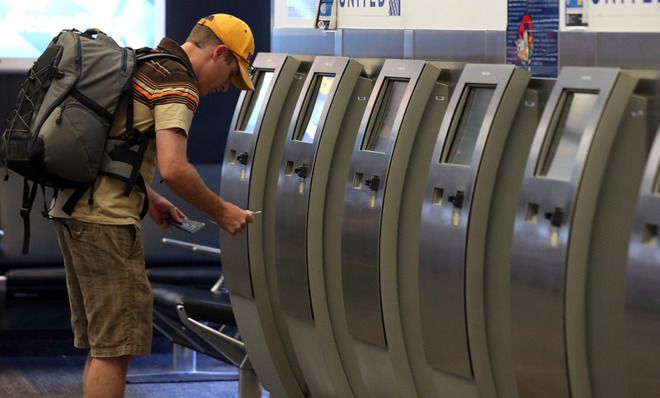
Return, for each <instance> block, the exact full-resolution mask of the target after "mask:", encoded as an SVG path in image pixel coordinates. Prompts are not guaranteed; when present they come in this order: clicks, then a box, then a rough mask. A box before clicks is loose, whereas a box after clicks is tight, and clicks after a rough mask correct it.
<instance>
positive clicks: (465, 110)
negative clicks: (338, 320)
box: [381, 64, 551, 398]
mask: <svg viewBox="0 0 660 398" xmlns="http://www.w3.org/2000/svg"><path fill="white" fill-rule="evenodd" d="M550 85H551V82H550V81H541V80H533V81H531V82H530V76H529V74H528V73H527V72H526V71H523V70H522V69H519V68H517V67H515V66H513V65H476V64H468V65H466V66H465V68H464V69H463V72H462V74H461V78H460V80H459V81H458V84H457V85H456V89H455V91H454V94H453V96H452V98H451V101H450V103H449V108H448V110H447V114H446V116H445V118H444V120H443V122H442V125H441V126H440V133H439V135H438V137H437V141H436V142H435V149H434V151H433V155H432V157H431V161H430V165H429V164H428V163H427V164H426V171H425V173H426V174H425V175H427V176H428V179H425V180H424V181H423V182H421V183H420V182H419V181H417V182H415V181H414V180H412V181H413V182H412V183H411V184H409V186H407V187H406V190H405V191H406V194H407V195H406V197H405V198H404V201H403V204H402V207H405V208H406V211H407V213H408V214H409V216H407V217H402V221H401V224H402V226H401V227H400V228H401V232H402V233H401V234H400V236H399V243H398V247H399V253H398V261H399V262H400V263H399V267H400V268H401V271H400V280H401V284H402V291H403V293H402V295H403V296H404V300H405V303H406V310H405V311H404V313H409V314H419V318H418V319H414V318H411V319H410V320H409V321H407V322H404V325H405V326H406V327H408V328H409V334H410V337H409V338H408V340H409V341H411V348H410V349H411V351H413V350H414V351H415V352H416V354H415V355H411V356H412V357H413V358H414V359H413V367H414V370H415V373H416V374H417V375H418V380H419V385H420V387H419V390H420V391H421V392H422V393H421V394H420V395H421V396H425V397H435V396H447V397H450V396H460V397H493V398H494V397H496V396H502V397H504V396H507V397H511V395H507V393H506V392H507V390H508V391H510V390H511V387H510V385H511V384H513V383H514V382H513V381H512V380H507V378H506V369H511V366H512V363H511V360H510V356H509V358H507V356H506V349H505V348H504V347H509V348H510V340H509V339H508V338H509V334H508V333H509V329H508V328H507V327H506V325H507V324H508V319H507V316H506V315H507V314H508V305H509V301H508V296H507V288H506V285H507V284H506V279H507V278H508V267H507V266H506V265H507V264H503V263H505V262H506V258H507V253H506V251H505V252H502V251H500V250H499V249H500V248H501V247H505V246H506V247H508V248H510V246H511V235H512V233H511V231H512V229H513V218H514V213H515V209H516V205H515V204H516V200H517V198H518V189H519V187H520V181H521V180H522V174H523V170H524V166H525V162H526V160H527V154H528V152H529V148H530V146H531V143H532V137H533V134H534V130H535V129H536V126H537V123H538V120H539V117H540V110H539V109H540V108H541V107H542V103H543V101H544V99H545V98H546V97H547V93H549V86H550ZM415 184H416V185H415ZM422 198H423V199H422ZM420 214H421V218H420ZM509 251H510V250H509ZM381 256H382V257H391V256H386V255H385V252H381ZM404 270H406V271H404ZM502 275H504V276H503V277H502ZM416 325H419V327H417V326H416ZM507 382H508V385H509V387H508V388H507Z"/></svg>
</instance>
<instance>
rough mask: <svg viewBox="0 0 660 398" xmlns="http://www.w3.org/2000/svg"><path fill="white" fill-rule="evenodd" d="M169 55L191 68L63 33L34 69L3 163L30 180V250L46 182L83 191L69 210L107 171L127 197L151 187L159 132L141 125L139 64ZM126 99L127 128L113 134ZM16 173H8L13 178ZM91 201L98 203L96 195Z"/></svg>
mask: <svg viewBox="0 0 660 398" xmlns="http://www.w3.org/2000/svg"><path fill="white" fill-rule="evenodd" d="M161 57H169V58H173V59H176V60H177V61H178V62H179V63H181V64H182V65H184V66H185V65H186V63H185V61H183V60H182V59H180V58H179V57H177V56H175V55H171V54H166V53H159V52H154V51H153V50H151V49H148V48H144V49H139V50H133V49H131V48H128V47H122V46H120V45H118V44H117V43H116V42H115V41H114V40H113V39H112V38H111V37H109V36H107V35H106V34H104V33H103V32H101V31H99V30H97V29H90V30H87V31H85V32H79V31H77V30H75V29H73V30H63V31H61V32H60V33H59V34H58V35H57V36H55V38H53V40H52V41H51V43H50V44H49V45H48V47H47V48H46V50H45V51H44V53H43V54H42V55H41V56H40V57H39V58H38V59H37V60H36V61H35V63H34V65H33V66H32V68H31V69H30V70H29V71H28V73H27V78H26V79H25V81H24V82H23V84H22V86H21V90H20V92H19V95H18V100H17V102H16V106H15V107H14V109H13V111H12V112H11V114H10V116H9V119H8V124H7V128H6V129H5V131H4V132H3V134H2V138H1V140H0V165H2V166H4V167H5V169H6V168H9V169H11V170H13V171H15V172H16V173H18V174H20V175H22V176H23V177H25V182H24V184H23V185H24V189H23V204H22V208H21V211H20V212H21V217H23V220H24V225H25V239H24V243H23V252H24V253H27V249H28V242H29V234H30V232H29V212H30V209H31V208H32V203H33V202H34V199H35V196H36V193H37V187H41V190H42V192H43V194H44V196H45V187H52V188H53V189H54V192H55V193H54V195H57V191H58V190H60V189H63V188H76V190H75V192H74V194H73V195H72V196H71V199H70V200H69V201H68V202H67V203H66V205H65V206H64V211H66V212H67V213H69V214H71V212H72V211H73V209H74V207H75V205H76V203H77V202H78V201H79V200H80V199H81V197H82V196H83V194H84V192H85V191H87V189H88V188H90V187H91V186H92V185H93V184H94V181H95V180H96V177H97V176H98V175H99V174H104V175H109V176H112V177H115V178H119V179H121V180H123V181H125V182H126V189H125V191H124V194H125V195H129V194H130V193H131V191H132V189H133V188H134V187H135V186H138V187H139V188H140V189H142V190H143V191H145V192H146V187H145V185H144V180H143V179H142V177H141V176H140V174H139V170H140V165H141V163H142V159H143V155H144V151H145V150H146V148H147V145H148V142H149V139H150V138H153V137H154V133H153V131H152V132H140V131H137V130H135V129H134V126H133V101H132V100H131V99H132V84H131V82H132V77H133V73H134V71H135V69H136V66H137V64H139V63H140V62H145V61H147V60H150V59H154V58H161ZM124 98H127V100H126V104H127V111H126V132H125V133H124V134H122V135H120V136H119V137H108V132H109V130H110V127H111V125H112V122H113V120H114V114H115V111H116V109H117V106H118V104H119V103H120V101H121V100H122V99H124ZM8 176H9V174H8V173H7V172H6V171H5V180H6V179H7V178H8ZM29 182H32V187H30V185H29ZM92 191H93V190H90V192H92ZM88 200H89V201H90V202H91V201H92V200H93V197H92V196H91V194H90V197H89V199H88ZM145 202H146V201H145ZM44 203H46V201H45V200H44ZM147 206H148V205H147V204H146V203H145V206H144V208H143V211H142V214H141V216H142V217H143V216H144V214H145V213H146V209H147ZM44 213H45V214H44V215H45V216H47V209H44Z"/></svg>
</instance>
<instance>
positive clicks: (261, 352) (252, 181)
mask: <svg viewBox="0 0 660 398" xmlns="http://www.w3.org/2000/svg"><path fill="white" fill-rule="evenodd" d="M310 64H311V60H310V59H299V58H295V57H291V56H286V55H280V54H268V53H261V54H258V55H257V57H256V58H255V60H254V63H253V65H254V68H255V75H254V81H255V91H254V92H243V93H242V94H241V96H240V98H239V101H238V104H237V107H236V111H235V113H234V118H233V120H232V124H231V125H232V128H231V130H230V132H229V135H228V137H227V145H226V151H225V157H224V163H223V167H222V176H221V178H222V179H221V183H220V195H221V196H222V197H223V198H224V199H226V200H228V201H230V202H232V203H235V204H237V205H238V206H241V207H242V208H246V209H250V210H263V213H262V214H260V215H257V216H256V217H255V222H254V223H252V224H250V225H249V226H248V228H247V231H246V232H243V233H241V234H239V235H237V236H234V237H231V236H229V235H228V234H227V233H225V232H224V231H223V230H221V231H220V242H221V246H222V264H223V273H224V275H225V281H226V285H227V287H228V288H229V290H230V295H231V302H232V308H233V310H234V314H235V317H236V321H237V323H238V327H239V329H240V331H241V337H242V339H243V341H244V342H245V345H246V348H247V351H248V355H249V357H250V361H251V363H252V365H253V367H254V369H255V371H256V373H257V376H258V377H259V379H260V381H261V383H262V385H263V386H264V388H265V389H267V390H268V391H270V392H271V394H273V395H274V396H282V397H284V396H287V397H303V396H304V395H305V394H306V386H305V384H304V381H303V380H302V375H301V372H300V369H299V367H298V364H297V362H296V360H295V355H294V354H293V348H292V346H293V344H292V342H291V338H290V336H289V335H288V331H287V330H286V326H285V325H283V319H282V318H283V315H282V314H281V309H280V308H279V304H278V302H277V294H278V293H277V283H276V277H275V275H268V267H267V265H266V261H267V260H268V259H269V258H270V257H269V253H270V252H272V248H271V247H270V246H269V245H272V244H273V243H274V236H273V235H272V229H273V225H274V212H275V209H274V193H273V192H274V191H275V187H276V184H277V176H276V174H275V173H273V172H272V169H275V170H276V169H277V165H279V162H280V160H281V153H282V146H283V142H284V137H285V135H286V131H287V126H288V125H289V122H290V120H291V115H292V113H293V109H294V106H295V100H296V98H297V97H298V93H299V92H300V90H301V88H302V83H303V81H304V79H305V75H306V70H307V69H309V65H310ZM269 232H271V235H269Z"/></svg>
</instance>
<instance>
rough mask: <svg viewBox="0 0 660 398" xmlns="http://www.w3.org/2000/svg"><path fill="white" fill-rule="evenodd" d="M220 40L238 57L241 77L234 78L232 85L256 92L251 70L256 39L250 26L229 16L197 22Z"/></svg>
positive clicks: (218, 15) (213, 16) (218, 16)
mask: <svg viewBox="0 0 660 398" xmlns="http://www.w3.org/2000/svg"><path fill="white" fill-rule="evenodd" d="M197 23H198V24H199V25H204V26H206V27H207V28H209V29H211V31H212V32H213V33H214V34H215V35H216V36H217V37H218V39H220V40H221V41H222V42H223V43H224V45H226V46H227V47H229V50H230V51H231V52H232V53H233V54H234V55H235V56H236V60H237V61H238V66H239V69H240V70H241V75H240V76H238V77H235V78H232V80H231V83H232V84H233V85H234V86H236V87H237V88H239V89H241V90H254V83H252V79H251V78H250V73H249V69H250V66H251V65H252V61H253V59H254V37H252V30H250V27H249V26H248V24H246V23H245V22H243V20H241V19H240V18H236V17H235V16H233V15H229V14H213V15H209V16H207V17H204V18H202V19H200V20H199V21H197Z"/></svg>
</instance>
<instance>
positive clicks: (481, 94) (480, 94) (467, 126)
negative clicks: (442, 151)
mask: <svg viewBox="0 0 660 398" xmlns="http://www.w3.org/2000/svg"><path fill="white" fill-rule="evenodd" d="M494 92H495V87H484V86H481V87H480V86H467V87H466V90H465V91H464V92H463V97H464V98H463V99H462V101H461V104H462V105H459V107H460V109H459V112H461V116H460V117H459V118H458V119H457V120H458V122H456V121H454V123H453V126H452V129H451V131H453V134H452V138H451V146H450V147H449V151H448V152H447V156H446V157H445V162H446V163H454V164H463V165H469V164H470V163H472V155H473V154H474V149H475V147H476V144H477V139H478V138H479V131H480V130H481V125H482V124H483V123H484V119H485V118H486V112H487V111H488V106H489V105H490V100H491V99H492V98H493V93H494Z"/></svg>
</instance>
